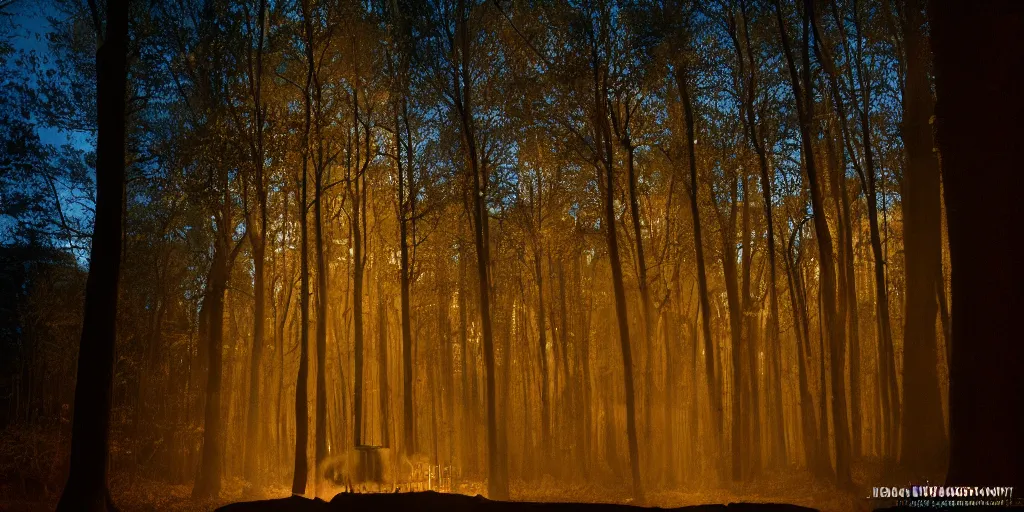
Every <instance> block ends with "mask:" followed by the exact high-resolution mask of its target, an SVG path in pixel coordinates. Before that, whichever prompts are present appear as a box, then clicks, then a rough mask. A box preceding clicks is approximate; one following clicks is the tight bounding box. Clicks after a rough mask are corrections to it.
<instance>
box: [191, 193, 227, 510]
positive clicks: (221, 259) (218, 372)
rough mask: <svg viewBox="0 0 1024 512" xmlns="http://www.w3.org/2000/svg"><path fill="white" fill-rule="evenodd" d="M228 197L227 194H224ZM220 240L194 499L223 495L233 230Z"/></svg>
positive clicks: (215, 254)
mask: <svg viewBox="0 0 1024 512" xmlns="http://www.w3.org/2000/svg"><path fill="white" fill-rule="evenodd" d="M225 195H227V192H225ZM226 219H227V216H226V215H223V216H221V217H220V220H221V222H220V223H224V224H226V225H230V220H227V222H226V223H225V222H224V221H225V220H226ZM217 231H218V233H217V238H218V240H217V241H216V242H215V244H214V245H215V246H214V251H213V261H212V263H211V264H210V265H211V268H210V274H209V276H210V279H209V282H208V283H207V286H208V287H209V290H208V291H207V293H206V295H205V297H204V299H203V300H204V304H203V308H204V309H207V307H206V304H205V301H209V308H208V314H209V320H208V323H207V327H208V329H209V331H208V334H207V336H206V339H207V341H208V343H209V348H208V349H207V350H208V352H207V355H208V357H209V362H208V365H209V366H208V370H207V373H206V405H205V407H204V423H203V448H202V456H201V457H202V462H201V463H200V467H199V471H198V472H197V473H196V481H195V485H194V486H193V488H192V496H193V497H195V498H203V499H205V498H216V497H217V496H218V495H219V494H220V487H221V481H220V478H221V470H222V466H223V463H224V461H223V459H224V453H223V452H224V445H223V436H222V434H221V407H220V403H221V399H220V398H221V396H220V391H221V383H222V370H223V368H222V366H223V365H222V356H223V352H224V343H223V337H224V294H225V292H226V291H227V282H228V272H229V269H230V263H229V262H228V259H229V258H230V256H229V254H228V252H229V251H230V250H231V249H230V247H228V244H229V243H230V240H231V239H230V233H231V230H230V229H228V228H226V227H221V226H218V229H217Z"/></svg>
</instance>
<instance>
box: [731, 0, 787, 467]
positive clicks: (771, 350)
mask: <svg viewBox="0 0 1024 512" xmlns="http://www.w3.org/2000/svg"><path fill="white" fill-rule="evenodd" d="M740 7H741V9H740V15H741V17H740V24H741V25H742V28H743V45H742V47H741V44H740V37H739V31H738V30H733V32H734V33H733V43H734V44H735V46H736V54H737V62H738V63H739V71H740V75H741V78H743V79H744V80H745V81H746V84H745V88H744V91H743V92H744V95H743V102H744V103H743V105H744V106H743V112H742V114H743V115H741V121H742V122H743V126H744V132H745V133H746V136H747V140H748V142H749V143H750V145H751V146H752V147H753V148H754V152H755V153H756V154H757V163H758V168H759V170H760V184H761V201H762V203H763V205H762V207H763V208H764V218H765V223H766V229H767V245H768V267H769V269H768V270H769V277H770V281H769V287H768V295H769V305H770V306H769V307H770V309H769V310H768V340H767V342H768V350H766V352H765V353H766V355H767V356H768V357H767V359H768V365H769V371H768V372H767V373H768V379H769V381H768V385H769V386H770V388H769V391H768V394H769V395H770V397H769V401H768V407H769V408H770V409H771V411H772V414H771V415H770V417H772V418H773V421H772V424H771V425H770V427H769V432H770V433H771V437H772V442H771V461H770V463H771V464H772V465H780V464H782V463H783V462H785V459H786V437H785V432H786V428H785V419H784V418H785V414H784V412H783V409H782V349H781V342H780V340H779V299H778V291H777V279H776V268H777V267H776V263H775V224H774V218H773V216H772V178H771V174H772V173H771V170H770V168H769V165H768V155H767V151H766V149H765V146H764V141H763V138H762V135H761V133H760V130H759V129H758V127H759V126H760V125H759V123H758V119H757V113H756V111H755V108H754V107H755V102H754V98H755V96H756V94H757V86H758V64H757V62H756V61H755V60H754V51H753V49H752V44H751V42H750V28H749V25H748V21H747V19H748V18H747V4H746V1H745V0H741V2H740ZM737 28H738V27H737ZM744 57H746V61H747V64H745V63H744ZM747 65H749V71H747V70H746V66H747ZM743 197H744V201H745V200H746V197H747V194H746V193H744V195H743Z"/></svg>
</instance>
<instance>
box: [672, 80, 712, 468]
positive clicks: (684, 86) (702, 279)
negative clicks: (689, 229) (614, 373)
mask: <svg viewBox="0 0 1024 512" xmlns="http://www.w3.org/2000/svg"><path fill="white" fill-rule="evenodd" d="M687 74H688V73H687V70H686V68H685V67H680V68H679V70H678V71H677V73H676V77H675V78H676V85H677V86H678V87H679V96H680V98H681V99H682V101H683V112H684V113H685V114H686V148H687V152H686V153H687V158H688V161H689V167H690V183H689V191H690V215H691V217H692V219H693V247H694V252H696V260H697V293H698V295H699V296H700V312H701V329H702V330H703V337H704V373H705V375H706V376H707V379H708V383H707V384H708V404H709V405H710V408H711V419H712V424H711V431H712V435H713V436H714V441H713V443H712V444H713V445H714V446H715V447H718V448H721V446H722V442H721V432H722V385H721V378H720V377H718V376H716V375H715V359H716V357H717V356H716V354H715V344H714V341H713V340H712V338H711V305H710V301H709V299H708V278H707V272H706V270H705V265H704V240H703V236H702V234H701V224H700V203H699V202H698V199H697V198H698V197H699V194H698V193H697V191H698V190H699V189H698V188H697V154H696V152H695V151H696V143H697V140H696V134H695V132H694V124H695V119H694V117H693V116H694V114H693V101H692V99H691V98H690V84H689V77H688V76H687Z"/></svg>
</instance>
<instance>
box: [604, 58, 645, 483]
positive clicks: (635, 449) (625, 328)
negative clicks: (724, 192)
mask: <svg viewBox="0 0 1024 512" xmlns="http://www.w3.org/2000/svg"><path fill="white" fill-rule="evenodd" d="M594 64H596V66H595V69H594V86H595V87H594V94H595V98H594V104H595V106H596V107H597V108H596V112H595V113H594V116H595V118H594V121H595V123H594V128H595V130H594V131H595V132H596V135H597V136H596V140H597V141H598V143H597V144H596V147H597V148H598V150H597V151H598V152H599V153H603V154H602V155H601V156H600V157H599V158H598V160H599V163H600V165H601V167H603V169H601V168H599V172H601V173H603V174H604V176H603V177H602V176H600V174H599V175H598V182H599V184H600V183H603V184H604V185H603V188H604V190H602V191H601V192H602V194H603V195H604V198H603V202H604V204H603V207H604V217H603V218H602V222H601V224H602V228H603V230H604V232H605V237H606V239H607V242H608V258H609V260H610V263H611V270H612V289H613V291H614V294H615V316H616V318H617V319H618V327H619V329H618V330H619V345H620V347H621V349H622V373H623V384H624V386H625V393H626V442H627V444H628V448H629V468H630V475H631V477H632V483H633V499H635V500H636V501H637V502H640V503H642V502H643V501H644V488H643V481H642V480H641V479H640V453H639V452H640V449H639V445H638V443H637V435H636V397H635V393H634V387H633V386H634V384H633V355H632V352H631V347H630V341H629V317H628V316H627V313H626V288H625V285H624V284H623V278H622V261H621V260H620V259H619V239H618V235H617V234H616V227H615V167H614V154H613V151H612V141H611V138H612V134H611V128H610V126H609V121H608V112H607V104H608V77H607V74H606V70H605V69H603V68H602V67H601V63H598V62H595V63H594Z"/></svg>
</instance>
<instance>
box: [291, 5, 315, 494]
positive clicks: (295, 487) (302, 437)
mask: <svg viewBox="0 0 1024 512" xmlns="http://www.w3.org/2000/svg"><path fill="white" fill-rule="evenodd" d="M302 22H303V28H304V32H305V33H304V35H305V38H306V42H307V44H306V45H305V46H306V83H305V90H304V91H303V92H304V95H303V96H304V98H303V100H304V110H305V127H304V130H305V131H304V139H303V148H302V176H300V177H299V187H300V189H301V197H300V199H299V243H300V244H301V245H302V246H301V247H300V248H299V282H300V284H299V304H300V307H299V309H300V312H301V315H300V317H301V318H300V320H299V375H298V377H297V380H296V381H295V470H294V474H293V475H292V494H305V493H306V480H307V478H308V476H309V475H308V473H309V454H308V452H307V448H308V444H309V403H308V400H309V399H308V389H307V388H308V386H309V382H308V381H309V227H308V224H309V220H308V219H309V216H308V212H307V209H308V208H309V187H308V181H309V158H310V154H309V153H310V140H309V132H310V129H311V125H312V114H313V112H312V111H313V105H312V102H313V99H312V96H311V94H312V90H311V88H312V86H313V69H314V66H315V61H314V53H313V44H312V42H313V19H312V13H311V12H310V6H309V0H302Z"/></svg>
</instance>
